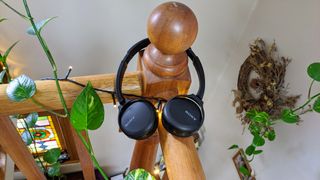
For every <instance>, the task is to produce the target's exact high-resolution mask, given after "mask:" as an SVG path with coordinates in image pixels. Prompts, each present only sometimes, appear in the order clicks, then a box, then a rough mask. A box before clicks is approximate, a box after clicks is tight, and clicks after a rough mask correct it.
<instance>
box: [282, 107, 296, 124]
mask: <svg viewBox="0 0 320 180" xmlns="http://www.w3.org/2000/svg"><path fill="white" fill-rule="evenodd" d="M281 119H282V120H283V121H284V122H286V123H296V122H298V120H299V116H298V115H296V114H295V113H294V112H293V111H292V110H291V109H284V110H283V111H282V113H281Z"/></svg>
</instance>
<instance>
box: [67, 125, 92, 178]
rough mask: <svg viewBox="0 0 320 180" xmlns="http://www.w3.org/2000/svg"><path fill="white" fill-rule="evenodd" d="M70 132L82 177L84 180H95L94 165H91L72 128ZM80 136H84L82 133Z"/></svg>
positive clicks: (88, 156) (89, 158) (85, 150)
mask: <svg viewBox="0 0 320 180" xmlns="http://www.w3.org/2000/svg"><path fill="white" fill-rule="evenodd" d="M71 131H72V134H73V139H74V141H75V144H76V147H77V148H76V149H77V152H78V156H79V159H80V165H81V169H82V174H83V177H84V179H85V180H95V179H96V175H95V172H94V165H93V163H92V160H91V157H90V155H89V153H88V151H87V149H86V147H85V146H84V145H83V143H82V141H81V139H80V138H79V136H78V135H77V133H76V131H75V129H74V128H73V127H71ZM82 134H83V135H85V134H84V133H82Z"/></svg>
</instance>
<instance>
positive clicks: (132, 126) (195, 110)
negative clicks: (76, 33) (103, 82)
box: [115, 38, 205, 140]
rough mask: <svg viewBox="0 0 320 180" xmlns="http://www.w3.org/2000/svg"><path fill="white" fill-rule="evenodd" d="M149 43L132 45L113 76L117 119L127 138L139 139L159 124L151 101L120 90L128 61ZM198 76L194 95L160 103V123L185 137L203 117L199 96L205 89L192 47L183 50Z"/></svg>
mask: <svg viewBox="0 0 320 180" xmlns="http://www.w3.org/2000/svg"><path fill="white" fill-rule="evenodd" d="M149 44H150V40H149V39H148V38H146V39H143V40H141V41H139V42H138V43H136V44H135V45H133V46H132V47H131V48H130V49H129V50H128V52H127V54H126V56H125V57H124V58H123V60H122V61H121V64H120V66H119V69H118V73H117V77H116V84H115V89H116V91H115V92H116V96H117V99H118V101H119V104H120V105H119V111H120V112H119V116H118V123H119V127H120V129H121V130H122V132H123V133H125V134H126V135H127V136H128V137H129V138H132V139H136V140H140V139H145V138H147V137H149V136H151V135H152V134H153V133H154V132H155V131H156V129H157V127H158V115H157V112H156V108H155V107H154V105H153V104H152V103H150V102H149V101H147V100H145V99H135V100H130V99H126V98H125V97H124V96H123V94H122V87H121V86H122V80H123V76H124V73H125V71H126V69H127V65H128V63H129V62H130V60H131V59H132V58H133V56H134V55H135V54H136V53H138V52H139V51H141V50H142V49H143V48H145V47H147V46H148V45H149ZM186 53H187V55H188V57H189V58H190V59H191V60H192V62H193V65H194V67H195V69H196V71H197V74H198V78H199V82H200V83H199V84H200V86H199V89H198V92H197V94H196V95H194V94H191V95H179V96H176V97H174V98H172V99H170V100H169V101H168V102H167V103H166V104H165V106H164V107H163V112H162V124H163V126H164V128H165V129H166V130H167V131H168V132H170V133H171V134H173V135H175V136H179V137H188V136H191V135H192V134H193V133H195V132H197V131H198V130H199V129H200V128H201V126H202V124H203V121H204V110H203V102H202V98H203V95H204V90H205V76H204V71H203V68H202V65H201V62H200V59H199V58H198V57H197V56H196V55H195V54H194V52H193V51H192V49H191V48H189V49H187V50H186Z"/></svg>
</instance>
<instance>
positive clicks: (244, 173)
mask: <svg viewBox="0 0 320 180" xmlns="http://www.w3.org/2000/svg"><path fill="white" fill-rule="evenodd" d="M239 171H240V173H241V174H242V175H244V176H250V172H249V170H248V169H247V168H246V167H244V166H240V167H239Z"/></svg>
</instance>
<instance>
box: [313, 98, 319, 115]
mask: <svg viewBox="0 0 320 180" xmlns="http://www.w3.org/2000/svg"><path fill="white" fill-rule="evenodd" d="M312 109H313V110H314V111H315V112H318V113H320V97H318V98H317V99H316V100H315V101H314V104H313V107H312Z"/></svg>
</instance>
